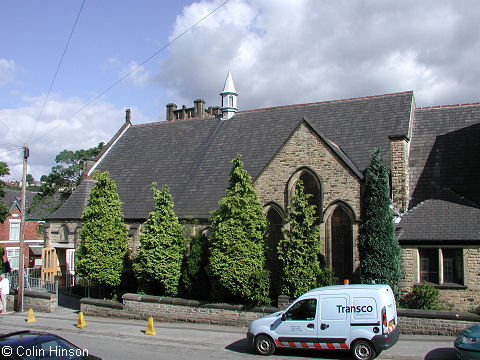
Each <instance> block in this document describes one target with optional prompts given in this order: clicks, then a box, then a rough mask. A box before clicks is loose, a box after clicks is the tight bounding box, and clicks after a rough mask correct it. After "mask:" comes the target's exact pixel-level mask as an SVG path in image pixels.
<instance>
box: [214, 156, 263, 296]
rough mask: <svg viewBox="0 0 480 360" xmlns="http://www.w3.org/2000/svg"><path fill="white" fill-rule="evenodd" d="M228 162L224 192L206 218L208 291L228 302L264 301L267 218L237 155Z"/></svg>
mask: <svg viewBox="0 0 480 360" xmlns="http://www.w3.org/2000/svg"><path fill="white" fill-rule="evenodd" d="M232 163H233V168H232V170H231V172H230V183H229V186H228V188H227V193H226V194H225V196H224V197H223V198H222V199H220V201H219V208H218V209H217V210H216V211H214V212H212V216H211V217H210V224H211V226H212V228H213V231H212V234H211V236H210V238H209V246H210V257H209V265H208V270H209V274H210V277H211V279H212V291H213V292H214V296H216V297H217V298H222V299H224V300H228V301H235V302H238V301H241V302H247V303H255V304H265V303H268V302H269V299H268V292H269V282H270V280H269V274H268V271H267V268H266V245H265V240H266V236H267V229H268V220H267V218H266V216H265V214H264V213H263V210H262V204H261V203H260V201H259V200H258V196H257V194H256V192H255V189H254V188H253V185H252V180H251V177H250V175H249V174H248V173H247V171H246V170H245V169H244V168H243V163H242V161H241V160H240V156H237V157H236V158H235V159H233V160H232Z"/></svg>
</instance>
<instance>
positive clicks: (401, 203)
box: [388, 135, 410, 213]
mask: <svg viewBox="0 0 480 360" xmlns="http://www.w3.org/2000/svg"><path fill="white" fill-rule="evenodd" d="M388 138H389V139H390V156H391V166H392V198H393V206H394V207H395V209H397V210H399V211H400V212H401V213H404V212H406V211H407V209H408V201H409V198H408V197H409V178H408V160H409V150H410V139H409V138H408V137H407V136H405V135H399V136H389V137H388Z"/></svg>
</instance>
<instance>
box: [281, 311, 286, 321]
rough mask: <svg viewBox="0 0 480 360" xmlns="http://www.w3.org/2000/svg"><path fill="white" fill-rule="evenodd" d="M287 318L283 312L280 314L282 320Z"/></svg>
mask: <svg viewBox="0 0 480 360" xmlns="http://www.w3.org/2000/svg"><path fill="white" fill-rule="evenodd" d="M286 318H287V315H286V314H285V313H283V314H282V321H285V319H286Z"/></svg>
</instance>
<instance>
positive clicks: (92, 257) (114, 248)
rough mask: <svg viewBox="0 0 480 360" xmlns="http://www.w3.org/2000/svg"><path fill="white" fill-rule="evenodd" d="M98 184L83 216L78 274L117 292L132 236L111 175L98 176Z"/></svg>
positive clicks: (96, 177)
mask: <svg viewBox="0 0 480 360" xmlns="http://www.w3.org/2000/svg"><path fill="white" fill-rule="evenodd" d="M94 179H95V180H96V181H97V183H96V184H95V186H94V187H93V188H92V190H91V191H90V197H89V199H88V204H87V206H86V207H85V209H84V210H83V213H82V228H81V230H80V238H81V243H80V245H79V246H78V248H77V251H76V252H75V271H76V273H77V274H78V275H79V276H80V277H81V278H83V279H85V280H88V281H91V282H93V283H94V284H96V285H99V286H101V287H104V288H106V290H107V291H108V292H111V291H113V290H114V289H115V288H116V287H118V286H119V285H120V282H121V276H122V273H123V268H124V263H125V260H126V259H125V258H126V256H127V241H128V233H127V226H126V225H125V222H124V220H123V214H122V209H121V202H120V199H119V197H118V194H117V185H116V184H115V182H114V181H113V180H111V179H110V178H109V176H108V172H103V173H101V172H95V175H94Z"/></svg>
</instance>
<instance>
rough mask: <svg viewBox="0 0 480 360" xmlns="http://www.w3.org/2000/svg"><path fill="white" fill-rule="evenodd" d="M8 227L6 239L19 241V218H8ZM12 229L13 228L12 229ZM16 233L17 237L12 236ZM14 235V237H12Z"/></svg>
mask: <svg viewBox="0 0 480 360" xmlns="http://www.w3.org/2000/svg"><path fill="white" fill-rule="evenodd" d="M9 222H10V229H9V232H8V240H9V241H20V220H19V219H10V220H9ZM12 229H14V230H13V231H12ZM13 235H18V237H16V236H13ZM14 237H15V238H14Z"/></svg>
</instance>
